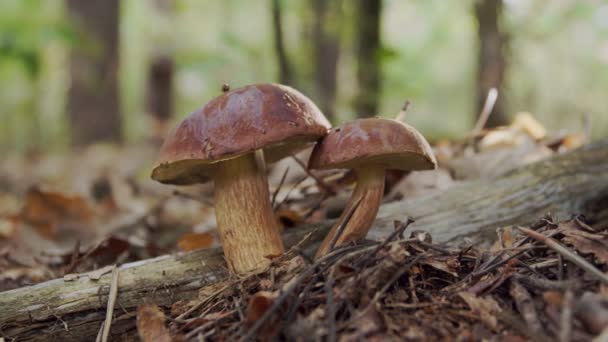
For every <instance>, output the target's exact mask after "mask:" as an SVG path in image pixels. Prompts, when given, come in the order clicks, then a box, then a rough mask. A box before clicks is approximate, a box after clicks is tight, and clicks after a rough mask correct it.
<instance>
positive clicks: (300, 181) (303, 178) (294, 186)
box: [272, 176, 308, 210]
mask: <svg viewBox="0 0 608 342" xmlns="http://www.w3.org/2000/svg"><path fill="white" fill-rule="evenodd" d="M306 178H308V176H304V177H302V178H300V179H298V180H297V181H296V182H295V183H293V185H292V186H291V188H289V190H287V193H286V194H285V197H283V200H282V201H281V202H280V203H277V204H276V205H275V206H274V207H273V208H272V209H273V210H274V209H277V208H279V207H280V206H282V205H283V203H285V202H287V200H288V199H289V195H291V193H292V191H293V190H294V189H295V188H297V187H298V185H300V184H302V182H303V181H305V180H306Z"/></svg>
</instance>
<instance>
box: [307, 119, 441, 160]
mask: <svg viewBox="0 0 608 342" xmlns="http://www.w3.org/2000/svg"><path fill="white" fill-rule="evenodd" d="M371 166H374V167H382V168H384V169H393V170H429V169H434V168H436V167H437V161H436V160H435V156H434V155H433V150H432V149H431V146H430V145H429V143H428V142H427V141H426V139H425V138H424V137H423V136H422V134H420V132H418V131H417V130H416V129H415V128H414V127H412V126H410V125H407V124H405V123H402V122H400V121H397V120H392V119H382V118H368V119H358V120H353V121H349V122H346V123H344V124H343V125H341V126H340V127H336V128H334V129H332V130H331V131H330V132H329V133H328V134H327V135H326V136H325V138H323V140H322V141H321V142H319V143H318V144H317V145H316V146H315V148H314V150H313V151H312V154H311V156H310V160H309V162H308V167H309V168H310V169H357V168H365V167H371Z"/></svg>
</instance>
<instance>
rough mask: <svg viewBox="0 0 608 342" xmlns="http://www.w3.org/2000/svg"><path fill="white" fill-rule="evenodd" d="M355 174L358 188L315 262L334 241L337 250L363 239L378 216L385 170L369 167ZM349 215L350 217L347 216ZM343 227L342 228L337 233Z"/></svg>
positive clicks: (357, 170)
mask: <svg viewBox="0 0 608 342" xmlns="http://www.w3.org/2000/svg"><path fill="white" fill-rule="evenodd" d="M355 173H356V174H357V187H356V188H355V190H354V191H353V194H352V195H351V197H350V199H349V201H348V203H347V204H346V208H344V211H342V215H340V218H339V219H338V221H337V222H336V223H335V224H334V226H333V227H332V229H331V231H330V232H329V234H327V236H326V237H325V240H323V242H322V243H321V246H320V247H319V249H318V250H317V254H316V258H319V257H321V256H323V255H325V254H327V253H329V252H330V249H331V245H332V244H333V241H335V247H340V246H343V245H345V244H347V243H349V242H354V241H359V240H362V239H364V238H365V236H366V235H367V232H368V231H369V229H370V227H371V225H372V223H373V222H374V220H375V218H376V215H377V214H378V208H379V207H380V202H381V201H382V197H383V196H384V174H385V171H384V168H381V167H373V166H370V167H367V168H360V169H356V170H355ZM353 208H354V211H353ZM351 212H352V215H350V213H351ZM349 217H350V219H349ZM346 221H347V222H346ZM343 225H344V228H342V229H340V228H341V226H343ZM340 231H341V232H340ZM338 233H340V234H339V236H338V237H337V238H335V236H336V235H337V234H338Z"/></svg>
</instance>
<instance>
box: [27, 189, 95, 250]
mask: <svg viewBox="0 0 608 342" xmlns="http://www.w3.org/2000/svg"><path fill="white" fill-rule="evenodd" d="M92 216H93V212H92V210H91V208H90V207H89V205H88V204H87V202H86V201H85V200H84V199H83V198H81V197H78V196H68V195H64V194H61V193H58V192H50V191H42V190H40V189H39V188H37V187H33V188H30V189H29V190H28V192H27V193H26V195H25V205H24V206H23V208H22V209H21V212H20V213H19V215H18V217H19V219H21V220H22V221H23V222H25V223H27V224H29V225H31V226H32V227H34V228H35V229H36V230H37V231H38V232H39V233H40V234H41V235H43V236H45V237H46V238H49V239H52V238H53V237H55V235H56V234H57V232H58V226H59V225H60V224H62V223H76V224H78V223H80V224H82V223H88V222H90V220H91V218H92Z"/></svg>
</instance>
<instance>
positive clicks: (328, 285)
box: [325, 272, 337, 342]
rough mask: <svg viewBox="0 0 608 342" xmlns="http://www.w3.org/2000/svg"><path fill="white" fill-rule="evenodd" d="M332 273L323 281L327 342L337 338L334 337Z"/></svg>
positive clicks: (335, 333) (334, 309) (334, 315)
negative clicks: (325, 298) (325, 299)
mask: <svg viewBox="0 0 608 342" xmlns="http://www.w3.org/2000/svg"><path fill="white" fill-rule="evenodd" d="M332 273H333V272H329V275H328V276H327V279H326V280H325V296H326V297H327V304H326V307H327V310H326V315H327V327H328V332H327V341H329V342H335V341H336V338H337V337H336V336H337V329H336V308H335V303H334V295H333V291H334V289H333V287H334V278H333V275H332Z"/></svg>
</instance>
